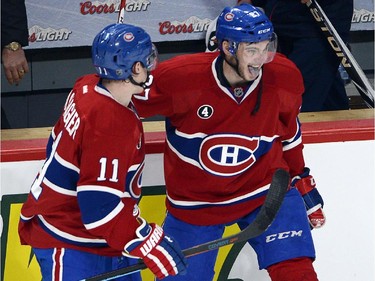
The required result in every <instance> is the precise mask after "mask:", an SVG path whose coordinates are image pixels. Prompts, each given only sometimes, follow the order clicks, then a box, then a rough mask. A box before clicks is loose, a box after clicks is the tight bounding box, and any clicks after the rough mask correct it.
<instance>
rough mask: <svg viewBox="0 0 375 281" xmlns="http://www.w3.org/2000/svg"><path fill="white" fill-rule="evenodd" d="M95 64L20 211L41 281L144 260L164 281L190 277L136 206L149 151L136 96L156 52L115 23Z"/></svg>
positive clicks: (99, 40) (96, 47) (68, 106)
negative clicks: (138, 113)
mask: <svg viewBox="0 0 375 281" xmlns="http://www.w3.org/2000/svg"><path fill="white" fill-rule="evenodd" d="M92 59H93V64H94V66H95V68H96V72H97V74H91V75H87V76H83V77H81V78H79V79H78V80H77V81H76V83H75V85H74V87H73V89H72V90H71V92H70V94H69V96H68V98H67V100H66V103H65V106H64V109H63V113H62V115H61V117H60V119H59V120H58V122H57V123H56V125H55V126H54V127H53V130H52V133H51V136H50V138H49V142H48V145H47V159H46V161H45V163H44V165H43V167H42V168H41V170H40V172H39V173H38V175H37V177H36V179H35V181H34V183H33V184H32V187H31V191H30V194H29V196H28V198H27V201H26V202H25V204H24V205H23V207H22V210H21V220H20V223H19V235H20V238H21V243H22V244H27V245H31V246H32V248H33V252H34V253H35V255H36V258H37V260H38V262H39V265H40V267H41V273H42V276H43V280H45V281H48V280H54V281H57V280H64V281H65V280H81V279H84V278H88V277H91V276H95V275H98V274H101V273H104V272H108V271H112V270H115V269H118V268H122V267H127V266H128V265H129V264H134V263H136V262H138V260H139V258H142V259H143V261H144V263H145V264H146V265H147V266H148V267H149V269H150V270H151V271H152V272H153V273H154V274H155V275H156V276H157V277H158V278H164V277H165V276H168V275H176V274H179V273H184V271H185V268H186V261H185V258H184V256H183V254H182V252H181V250H180V248H179V247H178V245H177V243H176V242H175V241H174V240H173V238H171V237H169V236H168V235H167V234H165V233H164V232H163V229H162V228H161V227H160V226H158V225H156V224H154V223H147V222H146V221H145V220H144V219H143V218H142V217H141V216H140V211H139V209H138V205H137V202H138V200H139V197H140V188H141V177H142V170H143V166H144V157H145V147H144V134H143V128H142V123H141V121H140V119H139V117H138V115H137V112H136V110H135V108H134V106H133V103H132V102H131V97H132V95H133V94H136V93H141V92H142V91H143V90H144V88H146V87H147V86H148V84H149V83H148V79H149V78H150V76H149V71H150V70H152V69H153V68H154V67H155V65H156V62H157V52H156V48H155V47H154V46H153V44H152V42H151V39H150V36H149V35H148V34H147V33H146V32H145V31H144V30H143V29H141V28H139V27H136V26H132V25H127V24H112V25H109V26H107V27H105V28H104V29H103V30H102V31H101V32H100V33H98V35H97V36H96V37H95V39H94V41H93V45H92ZM116 280H120V279H116ZM121 280H129V281H130V280H132V281H133V280H141V277H140V274H139V273H138V274H134V275H130V276H125V277H123V278H121Z"/></svg>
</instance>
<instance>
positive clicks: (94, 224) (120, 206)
mask: <svg viewBox="0 0 375 281" xmlns="http://www.w3.org/2000/svg"><path fill="white" fill-rule="evenodd" d="M124 206H125V205H124V203H122V201H120V203H119V204H118V205H117V206H116V208H114V209H113V210H112V212H110V213H109V214H108V215H106V216H105V217H104V218H102V219H101V220H98V221H96V222H92V223H88V224H85V227H86V229H93V228H95V227H99V226H101V225H103V224H106V223H107V222H109V221H110V220H112V219H113V218H114V217H115V216H117V215H118V214H119V213H120V212H121V210H122V209H123V208H124Z"/></svg>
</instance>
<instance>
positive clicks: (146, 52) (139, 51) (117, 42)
mask: <svg viewBox="0 0 375 281" xmlns="http://www.w3.org/2000/svg"><path fill="white" fill-rule="evenodd" d="M138 61H139V62H141V63H142V65H143V66H144V67H146V68H147V69H148V70H151V69H154V68H155V67H156V64H157V62H158V52H157V49H156V47H155V46H154V45H153V44H152V42H151V38H150V36H149V35H148V34H147V33H146V32H145V31H144V30H143V29H142V28H140V27H136V26H133V25H130V24H121V23H116V24H111V25H109V26H107V27H105V28H104V29H103V30H102V31H100V32H99V33H98V34H97V35H96V37H95V38H94V40H93V44H92V62H93V64H94V67H95V69H96V72H97V73H98V75H99V76H100V77H101V78H106V79H112V80H126V79H128V78H129V76H131V75H132V67H133V65H134V64H135V63H136V62H138Z"/></svg>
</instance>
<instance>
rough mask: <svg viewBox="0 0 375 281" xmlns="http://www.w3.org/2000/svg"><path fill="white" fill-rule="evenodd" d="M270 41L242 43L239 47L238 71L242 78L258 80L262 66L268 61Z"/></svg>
mask: <svg viewBox="0 0 375 281" xmlns="http://www.w3.org/2000/svg"><path fill="white" fill-rule="evenodd" d="M268 45H269V41H262V42H258V43H246V42H242V43H240V44H239V46H238V50H237V58H238V70H239V73H240V74H241V76H242V78H243V79H244V80H247V81H252V80H254V79H256V78H257V76H258V75H259V71H260V69H261V67H262V65H263V64H264V63H265V62H266V61H267V55H268Z"/></svg>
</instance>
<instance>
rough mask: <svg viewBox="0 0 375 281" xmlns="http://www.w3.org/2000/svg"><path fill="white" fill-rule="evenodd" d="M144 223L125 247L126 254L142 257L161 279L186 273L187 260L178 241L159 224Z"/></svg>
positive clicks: (140, 219)
mask: <svg viewBox="0 0 375 281" xmlns="http://www.w3.org/2000/svg"><path fill="white" fill-rule="evenodd" d="M138 219H139V221H140V222H141V223H142V224H141V225H140V226H139V227H138V228H137V230H136V234H137V237H138V238H136V239H133V240H131V241H129V242H128V243H127V244H126V245H125V248H124V255H125V256H130V257H138V258H142V259H143V262H144V263H145V265H146V266H147V267H148V268H149V269H150V270H151V271H152V273H153V274H154V275H155V276H156V277H157V278H159V279H163V278H164V277H167V276H169V275H177V274H182V275H184V274H186V266H187V261H186V258H185V257H184V254H183V253H182V252H181V250H180V248H179V246H178V244H177V242H175V241H174V240H173V238H172V237H169V236H166V235H165V234H164V231H163V229H162V228H161V227H160V226H158V225H157V224H154V223H150V224H148V223H147V222H146V221H145V220H144V219H142V218H140V217H138Z"/></svg>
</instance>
